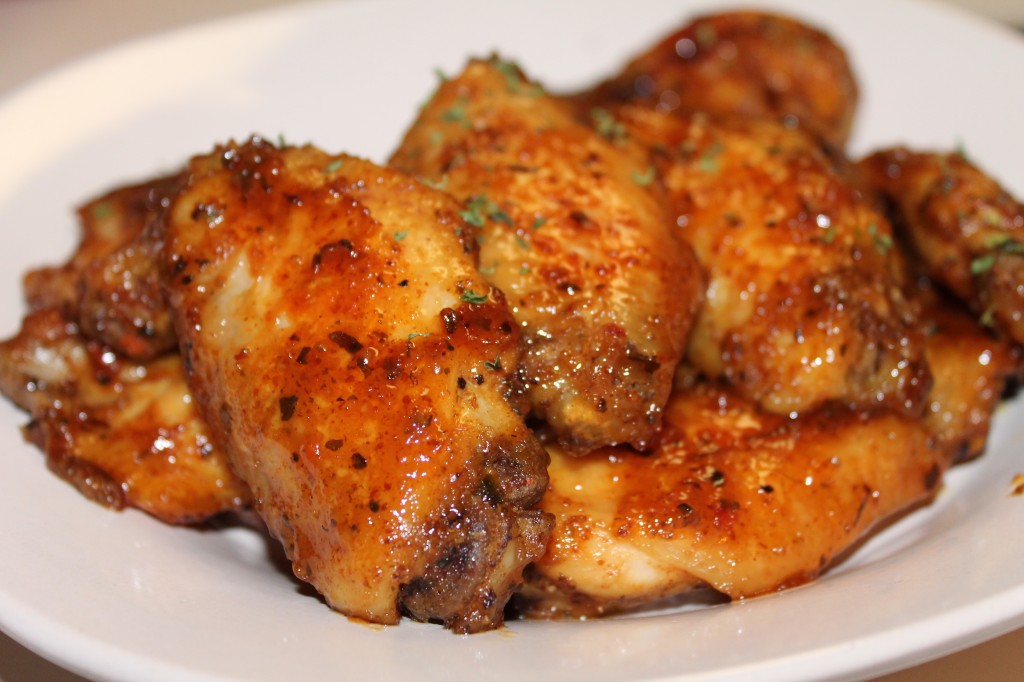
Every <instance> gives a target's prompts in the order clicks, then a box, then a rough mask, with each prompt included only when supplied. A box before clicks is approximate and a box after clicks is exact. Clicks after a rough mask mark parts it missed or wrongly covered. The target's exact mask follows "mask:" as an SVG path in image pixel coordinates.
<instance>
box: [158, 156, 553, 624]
mask: <svg viewBox="0 0 1024 682" xmlns="http://www.w3.org/2000/svg"><path fill="white" fill-rule="evenodd" d="M187 173H188V182H187V185H186V186H185V188H184V189H183V190H182V191H181V192H180V193H179V194H177V195H175V197H174V198H173V199H172V201H171V204H170V206H169V208H168V210H167V213H166V215H165V219H164V220H163V225H162V229H163V234H162V239H163V249H162V252H161V253H162V260H163V263H162V268H163V271H164V273H165V278H166V287H167V292H168V301H169V303H170V306H171V310H172V315H173V317H174V320H175V327H176V329H177V332H178V337H179V340H180V344H181V349H182V354H183V357H184V366H185V371H186V374H187V376H188V380H189V384H190V386H191V387H192V389H193V391H194V393H195V394H196V396H197V404H198V405H200V406H201V409H202V412H203V415H204V417H205V418H206V420H207V422H208V423H209V425H210V427H211V429H212V430H213V432H214V433H215V435H216V436H217V438H218V440H219V442H222V443H223V444H224V445H225V447H226V448H227V451H228V454H229V456H230V458H231V462H232V465H233V467H234V469H235V470H236V471H237V473H238V474H239V476H240V477H241V478H242V479H243V480H244V481H245V482H246V483H247V484H248V485H249V486H250V488H251V489H252V494H253V500H254V505H255V509H256V511H257V512H258V513H259V514H260V515H261V516H262V518H263V520H264V521H265V522H266V524H267V527H268V528H269V530H270V532H271V533H272V534H273V535H274V536H275V537H277V538H279V539H280V540H281V542H282V544H283V545H284V548H285V551H286V552H287V554H288V556H289V558H290V559H291V561H292V563H293V568H294V571H295V574H296V575H297V576H298V577H300V578H302V579H303V580H306V581H308V582H310V583H311V584H312V585H313V586H314V587H315V588H316V589H317V590H318V591H319V592H320V593H321V594H322V595H323V596H324V598H325V599H326V600H327V602H328V603H329V604H330V605H331V606H332V607H334V608H336V609H338V610H339V611H341V612H343V613H345V614H347V615H349V616H353V617H358V618H362V619H365V620H368V621H372V622H376V623H395V622H397V621H398V619H399V617H400V616H401V615H402V614H406V615H409V616H411V617H413V618H415V619H418V620H424V621H435V622H440V623H443V624H444V625H445V626H447V627H450V628H452V629H454V630H456V631H458V632H473V631H478V630H482V629H487V628H492V627H495V626H497V625H499V624H500V623H501V621H502V610H503V607H504V605H505V602H506V601H507V600H508V598H509V596H510V595H511V592H512V590H513V589H515V588H516V587H517V586H518V584H519V582H520V579H521V578H520V576H521V572H522V569H523V567H524V566H525V565H526V564H527V563H529V562H530V561H531V560H533V559H534V558H536V557H537V556H539V555H540V554H541V553H542V552H543V549H544V546H545V540H546V537H547V534H548V531H549V526H550V519H549V517H548V516H547V515H546V514H545V513H543V512H540V511H536V510H533V509H532V507H533V506H534V505H535V504H536V503H537V502H538V501H539V499H540V496H541V495H542V493H543V491H544V489H545V487H546V484H547V474H546V465H547V461H548V458H547V454H546V452H545V451H544V449H543V448H542V447H541V445H540V444H539V443H538V441H537V440H536V439H535V438H534V436H533V434H532V433H531V432H530V431H529V430H528V429H527V428H526V426H525V425H524V423H523V419H522V417H521V416H520V415H519V414H518V413H517V412H516V410H515V408H514V405H513V404H512V403H511V402H510V399H511V400H514V399H515V397H516V396H515V391H514V389H513V386H512V385H511V379H512V376H513V374H514V371H515V368H516V367H517V364H518V361H519V355H520V337H519V333H518V329H517V325H516V324H515V321H514V320H513V318H512V317H511V315H510V313H509V310H508V306H507V305H506V303H505V299H504V297H503V295H502V294H501V292H500V291H498V290H496V289H494V288H493V287H491V286H490V285H489V284H487V282H485V281H484V280H483V279H482V278H481V277H480V276H479V275H478V274H477V272H476V270H475V268H474V263H473V259H472V256H471V253H472V245H473V232H472V229H471V226H470V225H467V224H466V223H464V222H463V220H462V219H461V218H460V216H459V213H460V211H461V210H462V209H461V206H460V205H459V204H457V203H456V202H455V201H454V200H453V199H451V198H450V197H448V196H446V195H444V194H442V193H440V192H438V191H436V190H433V189H430V188H428V187H426V186H424V185H423V184H421V183H419V182H417V181H416V180H414V179H412V178H411V177H407V176H405V175H402V174H400V173H397V172H395V171H393V170H389V169H385V168H382V167H379V166H376V165H374V164H371V163H369V162H367V161H363V160H360V159H357V158H353V157H348V156H329V155H327V154H326V153H323V152H321V151H319V150H316V149H314V148H312V147H302V148H284V149H278V148H276V147H275V146H273V145H271V144H269V143H267V142H265V141H262V140H259V139H254V140H252V141H250V142H248V143H246V144H229V145H226V146H224V147H220V148H218V149H216V150H215V151H214V152H213V153H211V154H208V155H205V156H200V157H196V158H195V159H193V160H192V162H191V163H190V164H189V166H188V170H187Z"/></svg>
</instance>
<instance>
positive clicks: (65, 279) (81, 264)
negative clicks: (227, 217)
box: [25, 176, 181, 361]
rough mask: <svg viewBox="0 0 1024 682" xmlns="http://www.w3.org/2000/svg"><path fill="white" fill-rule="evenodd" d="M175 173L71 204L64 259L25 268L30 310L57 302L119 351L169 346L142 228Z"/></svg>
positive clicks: (173, 187) (141, 355)
mask: <svg viewBox="0 0 1024 682" xmlns="http://www.w3.org/2000/svg"><path fill="white" fill-rule="evenodd" d="M180 184H181V178H179V177H177V176H170V177H164V178H157V179H155V180H151V181H148V182H144V183H141V184H137V185H129V186H126V187H121V188H118V189H115V190H113V191H111V192H107V193H105V194H103V195H101V196H99V197H97V198H95V199H93V200H91V201H89V202H88V203H86V204H85V205H83V206H82V207H81V208H79V210H78V218H79V224H80V225H81V228H82V239H81V242H80V243H79V245H78V248H77V249H76V251H75V253H74V254H73V255H72V256H71V258H70V259H69V260H68V262H67V263H65V264H63V265H61V266H58V267H48V268H39V269H36V270H33V271H31V272H29V273H28V274H27V275H26V276H25V291H26V298H27V299H28V303H29V305H30V307H31V308H32V309H34V310H38V309H43V308H58V309H59V310H60V311H61V312H62V314H64V316H65V317H66V318H67V319H69V320H73V321H75V322H76V323H77V324H78V325H79V326H80V327H81V330H82V332H83V333H84V334H85V335H86V336H87V337H89V338H91V339H94V340H97V341H100V342H102V343H104V344H106V345H108V346H109V347H111V348H112V349H113V350H115V351H117V352H118V353H119V354H120V355H121V356H123V357H125V358H131V359H135V360H141V361H145V360H149V359H152V358H155V357H157V356H158V355H160V354H162V353H166V352H168V351H171V350H174V349H175V347H176V346H177V341H176V339H175V336H174V329H173V328H172V326H171V323H170V317H169V315H168V312H167V306H166V304H165V303H164V300H163V291H162V288H161V286H162V285H161V282H160V278H159V275H158V273H157V272H156V271H155V269H154V266H155V264H156V258H155V253H156V251H157V250H158V249H159V243H158V241H157V240H156V235H155V234H154V233H153V232H152V230H147V229H146V228H147V226H149V225H150V224H151V223H152V222H153V220H154V219H155V218H156V217H157V216H159V214H160V212H161V211H162V210H163V208H164V206H166V204H167V201H168V197H169V196H170V195H172V194H173V193H174V192H175V191H177V189H178V187H179V186H180Z"/></svg>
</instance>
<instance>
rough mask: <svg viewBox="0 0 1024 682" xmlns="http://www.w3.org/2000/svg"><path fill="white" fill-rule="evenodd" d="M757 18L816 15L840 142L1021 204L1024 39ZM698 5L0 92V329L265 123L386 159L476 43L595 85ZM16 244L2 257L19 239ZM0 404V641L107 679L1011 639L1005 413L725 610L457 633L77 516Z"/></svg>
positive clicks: (1011, 518) (369, 17) (245, 542)
mask: <svg viewBox="0 0 1024 682" xmlns="http://www.w3.org/2000/svg"><path fill="white" fill-rule="evenodd" d="M772 7H774V8H777V9H781V10H784V11H788V12H791V13H794V14H796V15H798V16H802V17H804V18H806V19H808V20H810V21H812V22H816V23H819V24H820V25H822V26H824V27H826V28H827V29H828V30H830V31H831V32H832V33H833V34H834V35H835V36H837V37H838V38H839V39H840V40H841V42H843V43H844V44H845V45H846V46H847V47H848V49H849V51H850V53H851V55H852V57H853V60H854V63H855V66H856V68H857V71H858V72H859V74H860V77H861V83H862V85H863V90H864V98H863V100H864V104H863V107H862V110H861V114H860V117H859V119H858V125H857V129H856V133H855V138H854V152H856V153H860V152H864V151H866V150H868V149H870V148H872V147H876V146H880V145H884V144H891V143H895V142H899V141H903V142H907V143H909V144H912V145H915V146H924V147H942V148H951V147H953V146H955V145H957V144H963V145H964V146H965V147H966V149H967V151H968V153H969V154H970V155H971V156H972V157H973V158H975V159H976V160H979V161H980V162H981V163H982V164H983V165H984V166H985V167H986V168H988V169H989V170H990V171H992V172H993V173H994V174H995V175H996V176H997V177H999V178H1000V179H1001V180H1002V181H1003V182H1004V184H1005V185H1006V186H1008V187H1009V188H1010V189H1011V190H1013V191H1014V192H1015V193H1016V194H1018V195H1022V194H1024V165H1022V164H1021V163H1020V159H1019V154H1020V150H1021V148H1022V143H1024V132H1021V130H1022V129H1021V127H1020V121H1021V120H1024V88H1022V87H1021V85H1020V73H1021V72H1022V71H1024V41H1021V40H1020V39H1019V37H1017V36H1015V35H1014V34H1011V33H1010V32H1008V31H1003V30H1000V29H998V28H996V27H994V26H991V25H988V24H985V23H981V22H978V21H976V20H973V19H971V18H970V17H967V16H964V15H961V14H960V13H958V12H955V11H953V10H948V9H944V8H943V7H941V6H937V5H931V4H924V3H919V2H913V1H907V0H905V1H902V2H898V3H896V2H890V1H889V0H873V1H871V2H864V1H861V2H856V3H855V2H852V1H851V2H849V3H838V2H829V3H820V2H813V1H812V0H779V1H778V2H774V3H772ZM707 9H708V6H704V7H701V6H700V4H698V3H697V2H694V1H693V0H657V1H654V2H644V3H635V2H634V3H617V4H614V5H612V4H611V3H607V4H598V3H593V2H587V1H586V0H572V1H571V2H561V3H554V2H550V1H548V0H528V1H524V0H520V1H519V2H516V3H502V4H500V5H499V4H490V3H486V2H482V1H481V0H475V1H474V0H445V1H444V2H432V3H414V2H412V1H407V2H393V1H387V0H384V1H377V2H372V3H371V2H352V3H341V4H318V5H309V6H300V7H292V8H286V9H283V10H278V11H274V12H270V13H267V14H261V15H256V16H253V17H251V18H246V19H244V20H233V21H228V22H222V23H216V24H211V25H208V26H205V27H201V28H199V29H193V30H188V31H185V32H180V33H175V34H172V35H168V36H166V37H164V38H160V39H156V40H147V41H144V42H139V43H135V44H132V45H128V46H126V47H124V48H122V49H118V50H114V51H111V52H107V53H104V54H101V55H99V56H96V57H94V58H92V59H89V60H86V61H84V62H81V63H79V64H77V65H74V66H72V67H70V68H67V69H64V70H62V71H60V72H57V73H55V74H52V75H51V76H50V77H48V78H46V79H44V80H42V81H40V82H38V83H36V84H34V85H32V86H31V87H28V88H25V89H22V90H21V91H19V92H18V93H17V94H15V95H14V96H13V97H10V98H8V99H7V100H6V101H4V102H0V150H3V152H2V153H3V159H4V162H3V163H2V164H0V226H2V228H3V230H4V234H6V235H7V236H6V238H5V241H6V244H7V245H8V246H7V248H5V249H2V252H0V291H2V292H3V304H2V306H0V308H2V310H0V334H2V335H4V336H7V335H9V334H11V333H13V332H14V330H15V329H16V328H17V324H18V320H19V318H20V315H21V313H22V309H21V304H20V290H19V277H20V273H21V272H22V271H24V270H25V269H26V268H27V267H28V266H30V265H38V264H42V263H52V262H55V261H58V260H60V259H61V258H63V257H64V256H65V254H66V253H67V252H69V251H70V249H71V247H72V244H73V242H74V240H75V237H76V227H75V224H74V222H73V219H72V214H71V210H72V207H73V206H74V205H75V204H77V203H78V202H80V201H82V200H83V199H85V198H87V197H89V196H90V195H92V194H95V193H97V192H99V191H101V190H104V189H106V188H109V187H110V186H112V185H114V184H118V183H121V182H125V181H129V180H135V179H141V178H143V177H146V176H148V175H151V174H153V173H155V172H159V171H161V170H167V169H169V168H173V167H175V166H177V165H179V164H180V163H181V162H182V161H183V160H184V159H185V157H186V156H188V155H189V154H191V153H194V152H200V151H204V150H206V149H209V148H210V147H211V146H212V144H213V143H214V142H216V141H220V140H224V139H226V138H229V137H235V138H244V137H246V136H248V135H249V134H250V133H252V132H260V133H263V134H265V135H267V136H271V137H274V138H276V137H277V136H278V135H279V134H282V135H284V136H285V137H286V138H287V139H288V140H290V141H295V142H303V141H315V142H316V143H317V144H319V145H320V146H322V147H324V148H326V149H329V150H346V151H349V152H353V153H357V154H362V155H366V156H369V157H371V158H374V159H377V160H381V159H384V158H385V157H386V156H387V154H388V153H389V152H390V150H391V149H392V147H393V146H394V145H395V144H396V143H397V140H398V139H399V136H400V134H401V131H402V130H403V128H404V127H405V126H406V125H407V124H408V123H409V122H410V120H411V118H412V117H413V115H414V113H415V110H416V105H417V104H418V102H419V101H421V100H422V98H423V97H424V96H425V95H426V94H427V93H428V91H429V90H430V89H431V88H432V87H433V85H434V78H435V76H434V67H441V68H442V69H444V70H445V71H448V72H452V71H455V70H457V69H458V68H459V67H460V65H461V64H462V63H463V61H464V59H465V57H466V56H467V55H470V54H487V53H489V52H491V51H492V50H494V49H498V50H500V51H501V52H502V53H503V54H505V55H506V56H508V57H511V58H514V59H517V60H518V61H520V62H521V63H522V65H523V66H524V67H525V68H526V69H527V71H528V72H529V73H531V74H534V75H535V76H537V77H539V78H540V79H541V80H542V81H544V82H545V83H546V84H547V85H548V86H549V87H551V88H554V89H558V88H563V87H572V86H576V85H581V84H585V83H587V82H589V81H590V80H592V79H594V78H596V77H599V76H601V75H605V74H608V73H610V72H611V70H612V69H614V68H615V67H616V66H617V65H619V64H620V63H621V61H622V60H623V59H624V58H625V57H626V56H628V55H630V54H632V53H633V52H634V51H636V50H638V49H640V48H641V47H643V46H645V45H647V44H648V43H649V42H650V41H651V40H653V39H654V38H656V37H659V36H660V35H661V34H663V33H664V32H666V31H667V30H668V29H670V28H673V27H674V26H676V25H677V24H678V23H679V22H680V21H681V20H682V19H683V18H684V17H686V16H688V15H690V14H692V13H694V12H696V11H703V10H707ZM15 247H16V248H15ZM23 421H24V417H23V415H22V414H20V413H18V412H17V411H16V410H14V409H13V408H11V407H10V406H8V405H6V404H4V405H3V406H0V451H2V452H3V455H2V457H3V465H2V466H3V469H2V475H0V538H2V540H3V560H2V561H0V627H2V628H3V629H4V630H5V631H6V632H8V633H9V634H10V635H12V636H13V637H15V638H17V639H18V640H20V641H21V642H23V643H25V644H26V645H27V646H29V647H31V648H32V649H34V650H36V651H38V652H40V653H41V654H42V655H44V656H46V657H49V658H51V659H53V660H55V661H56V662H58V663H60V664H62V665H64V666H65V667H68V668H70V669H72V670H75V671H77V672H80V673H83V674H86V675H88V676H90V677H96V678H104V679H113V680H139V679H146V680H176V681H180V680H193V681H194V680H229V679H232V680H294V679H302V678H309V679H325V678H332V679H333V678H346V679H348V678H352V679H358V678H370V679H375V680H408V679H417V680H431V679H456V678H467V679H468V678H472V679H474V680H480V681H486V680H492V679H512V678H524V677H525V678H527V679H533V680H541V679H557V680H567V681H574V680H585V681H586V682H600V681H601V680H653V679H659V680H667V679H682V678H683V677H686V678H687V679H712V678H713V679H740V678H751V677H753V678H756V679H760V680H773V679H774V680H801V679H825V678H835V679H842V678H852V677H858V676H865V675H868V674H877V673H881V672H884V671H887V670H891V669H893V668H895V667H898V666H902V665H909V664H911V663H914V662H918V661H921V660H925V659H926V658H930V657H934V656H937V655H939V654H941V653H947V652H949V651H951V650H953V649H955V648H959V647H965V646H968V645H970V644H973V643H975V642H978V641H981V640H982V639H985V638H988V637H992V636H995V635H997V634H999V633H1002V632H1005V631H1008V630H1010V629H1013V628H1015V627H1018V626H1020V625H1022V624H1024V543H1021V542H1020V541H1019V539H1018V538H1019V536H1020V529H1021V528H1024V498H1021V497H1014V496H1012V495H1011V494H1010V489H1011V481H1012V479H1013V476H1014V474H1016V473H1018V472H1020V471H1022V470H1024V462H1021V461H1020V460H1019V453H1020V452H1021V451H1022V444H1024V426H1022V425H1024V400H1018V401H1016V402H1015V403H1013V404H1011V405H1008V406H1005V407H1004V408H1003V409H1002V411H1001V413H1000V414H999V416H998V419H997V421H996V428H995V432H994V434H993V437H992V442H991V447H990V452H989V453H988V454H987V455H985V456H984V457H983V458H982V459H981V460H979V461H977V462H975V463H972V464H970V465H967V466H964V467H961V468H959V469H957V470H956V471H954V472H953V473H952V475H950V476H949V479H948V483H947V486H946V489H945V491H944V492H943V493H942V495H941V496H940V498H939V499H938V501H937V502H936V503H935V504H934V505H932V506H931V507H929V508H927V509H925V510H923V511H921V512H918V513H916V514H914V515H912V516H910V517H908V518H906V519H904V520H903V521H901V522H900V523H898V524H896V525H895V526H893V527H891V528H889V529H888V530H887V531H886V532H884V533H883V534H881V535H879V536H877V537H875V538H874V539H873V540H871V541H870V542H869V543H867V544H866V545H865V546H863V547H862V548H860V550H859V551H858V552H857V553H856V554H855V555H854V556H853V557H852V558H851V559H850V560H849V561H847V562H846V563H845V564H843V565H842V566H841V567H839V569H838V570H836V571H834V572H832V573H830V574H829V575H827V576H826V577H825V578H823V579H822V580H819V581H818V582H816V583H813V584H811V585H808V586H806V587H803V588H800V589H795V590H792V591H789V592H787V593H784V594H780V595H773V596H770V597H765V598H761V599H756V600H752V601H749V602H746V603H738V604H733V605H727V606H718V607H713V608H707V609H703V610H688V611H684V612H672V613H658V614H649V615H646V616H641V617H634V618H629V619H618V620H607V621H601V622H598V621H591V622H582V623H575V622H574V623H538V622H522V623H512V624H510V625H509V626H508V628H507V629H505V630H503V631H499V632H493V633H487V634H483V635H477V636H472V637H461V636H455V635H451V634H449V633H447V632H444V631H442V630H441V629H440V628H437V627H434V626H426V625H419V624H414V623H403V624H402V625H400V626H398V627H393V628H371V627H367V626H363V625H357V624H355V623H352V622H349V621H348V620H346V619H345V618H343V617H341V616H339V615H337V614H335V613H333V612H331V611H330V610H328V609H327V608H326V607H325V606H324V605H323V604H322V602H320V601H319V600H318V599H316V598H313V597H310V596H309V595H308V594H307V593H305V592H303V591H300V589H299V587H298V586H297V584H296V582H294V581H293V580H290V579H289V578H288V577H287V576H286V575H284V574H282V573H281V572H280V570H279V569H277V568H274V566H273V564H271V562H270V561H269V560H268V558H267V557H268V549H267V546H266V544H265V543H264V541H263V540H262V539H261V538H260V537H259V536H258V535H256V534H254V533H252V532H249V531H246V530H242V529H232V530H225V531H207V532H201V531H195V530H185V529H179V528H170V527H167V526H163V525H161V524H159V523H157V522H155V521H153V520H151V519H149V518H148V517H146V516H144V515H143V514H140V513H138V512H134V511H128V512H124V513H120V514H117V513H112V512H110V511H107V510H105V509H102V508H100V507H98V506H96V505H93V504H89V503H87V502H85V501H84V500H83V499H82V498H81V497H80V496H79V495H78V494H77V493H76V492H74V491H73V490H72V489H71V488H70V487H69V486H68V485H66V484H64V483H62V482H60V481H59V480H57V479H56V478H55V477H54V476H52V475H51V474H50V473H48V472H47V471H46V469H45V467H44V466H43V460H42V457H41V456H40V454H39V453H38V452H36V451H35V450H34V449H32V448H31V447H29V446H27V445H25V444H24V443H22V441H21V438H20V436H19V435H18V432H17V427H18V426H19V425H20V424H21V423H23Z"/></svg>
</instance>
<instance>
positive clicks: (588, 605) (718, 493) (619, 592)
mask: <svg viewBox="0 0 1024 682" xmlns="http://www.w3.org/2000/svg"><path fill="white" fill-rule="evenodd" d="M931 440H932V439H931V437H930V433H929V431H928V429H927V428H925V426H924V425H923V424H922V423H921V421H920V420H919V419H916V418H911V417H907V416H905V415H899V414H895V413H891V412H886V413H880V414H876V415H871V416H862V415H860V414H858V413H856V412H853V411H850V410H847V409H844V408H835V409H825V410H823V411H819V412H816V413H813V414H808V415H803V416H801V417H799V418H798V419H796V420H790V419H787V418H785V417H782V416H778V415H771V414H768V413H766V412H763V411H762V410H759V409H758V408H757V406H756V405H755V404H753V403H751V402H750V401H748V400H745V399H743V398H742V397H740V396H738V395H737V394H736V393H735V391H732V390H731V389H729V388H727V387H723V386H719V385H714V384H705V383H700V384H697V385H695V386H693V387H692V388H690V389H688V390H685V391H681V392H678V393H675V394H673V397H672V400H671V401H670V403H669V406H668V408H667V410H666V426H665V432H664V435H663V438H662V441H661V443H660V445H659V446H658V448H656V449H655V450H654V451H653V452H652V453H650V454H648V455H646V456H644V455H640V454H638V453H636V452H634V451H631V450H628V449H625V448H609V449H607V450H603V451H601V452H598V453H594V454H593V455H592V456H591V457H589V458H587V459H585V460H580V459H573V458H568V457H566V456H565V455H564V454H563V453H561V452H559V451H557V450H555V449H552V450H551V457H552V463H551V467H550V476H551V486H550V489H549V491H548V494H547V495H546V496H545V498H544V508H545V509H547V510H549V511H550V512H552V513H553V514H555V516H556V526H555V531H554V533H553V535H552V538H551V541H550V543H549V545H548V552H547V554H546V555H545V556H544V557H543V558H542V559H540V560H539V561H538V562H536V563H535V564H534V565H533V566H532V567H531V569H530V573H529V578H528V582H527V585H526V586H525V587H524V590H523V592H522V594H521V596H520V598H519V599H518V602H517V605H518V608H519V609H520V610H521V611H523V612H524V613H525V614H526V615H529V616H533V617H563V616H571V617H579V616H595V615H603V614H608V613H614V612H616V611H621V610H625V609H629V608H633V607H636V606H638V605H643V604H649V603H654V602H657V601H659V600H663V599H667V598H670V597H674V596H677V595H680V594H683V593H686V592H689V591H690V590H693V589H694V588H697V587H702V586H706V585H709V586H711V587H712V588H714V589H715V590H717V591H719V592H721V593H723V594H725V595H727V596H728V597H730V598H733V599H737V598H740V597H752V596H755V595H759V594H763V593H765V592H769V591H772V590H777V589H781V588H783V587H787V586H792V585H796V584H800V583H803V582H806V581H808V580H811V579H813V578H814V577H816V576H817V575H818V574H820V573H821V572H822V571H823V570H825V569H826V568H827V567H828V565H829V564H830V561H831V560H832V559H833V558H834V557H836V556H837V555H838V554H839V553H840V552H842V550H844V549H845V548H847V547H849V546H850V545H851V544H853V543H854V542H855V541H856V540H858V539H859V538H861V537H862V536H863V535H864V533H865V532H867V530H868V529H870V528H871V527H872V526H874V525H875V524H876V523H877V522H879V521H880V520H881V519H884V518H886V517H888V516H889V515H891V514H893V513H896V512H898V511H899V510H902V509H905V508H907V507H908V506H910V505H912V504H914V503H915V502H918V501H920V500H922V499H925V498H927V497H928V496H929V495H930V494H931V493H932V492H933V491H934V490H935V487H936V485H937V484H938V482H939V480H940V477H941V472H942V470H943V468H944V466H945V458H944V456H943V454H942V452H941V451H940V450H938V449H937V448H935V447H932V445H931Z"/></svg>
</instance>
